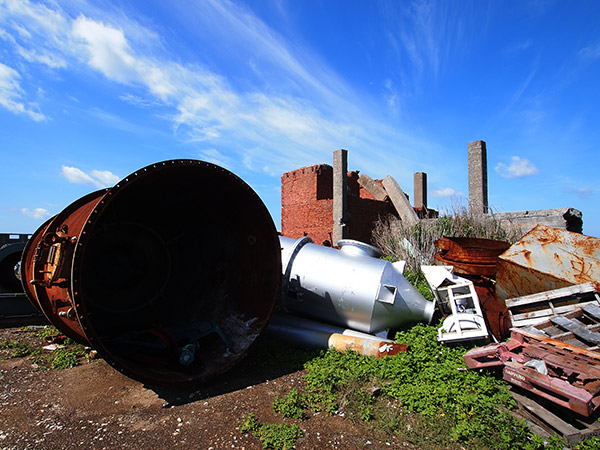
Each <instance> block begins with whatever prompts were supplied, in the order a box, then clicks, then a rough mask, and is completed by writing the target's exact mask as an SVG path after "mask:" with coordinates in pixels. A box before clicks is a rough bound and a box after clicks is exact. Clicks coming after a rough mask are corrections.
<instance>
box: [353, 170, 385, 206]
mask: <svg viewBox="0 0 600 450" xmlns="http://www.w3.org/2000/svg"><path fill="white" fill-rule="evenodd" d="M358 184H360V185H361V186H362V187H363V188H365V189H366V191H367V192H368V193H369V194H371V195H372V196H373V197H374V198H375V200H379V201H380V202H382V201H384V200H385V199H386V198H387V194H386V192H385V189H383V188H382V187H381V186H380V185H379V183H377V182H376V181H375V180H373V178H371V177H370V176H369V175H367V174H364V173H363V174H362V175H361V176H360V177H358Z"/></svg>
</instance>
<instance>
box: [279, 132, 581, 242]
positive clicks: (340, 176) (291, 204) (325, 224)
mask: <svg viewBox="0 0 600 450" xmlns="http://www.w3.org/2000/svg"><path fill="white" fill-rule="evenodd" d="M468 156H469V209H470V213H471V214H476V215H482V214H483V215H487V214H489V215H490V217H491V216H492V215H493V217H494V218H495V219H496V220H499V221H500V222H501V224H502V225H503V226H505V227H512V228H518V229H520V230H521V232H522V233H523V234H524V233H526V232H527V231H529V230H530V229H531V228H533V227H534V226H535V225H537V224H544V225H548V226H552V227H555V228H561V229H565V230H568V231H575V232H579V233H581V232H582V227H583V221H582V219H581V216H582V214H581V211H578V210H576V209H574V208H558V209H547V210H533V211H518V212H507V213H498V212H492V211H491V209H490V208H489V206H488V180H487V150H486V143H485V142H484V141H474V142H470V143H469V144H468ZM347 158H348V152H347V150H337V151H335V152H334V155H333V167H332V166H330V165H329V164H317V165H314V166H308V167H303V168H300V169H297V170H293V171H291V172H286V173H284V174H283V176H282V177H281V234H282V235H283V236H287V237H291V238H294V239H298V238H300V237H302V236H309V237H310V238H311V239H312V240H313V242H315V243H316V244H322V245H328V246H331V245H337V243H338V241H339V240H340V239H355V240H357V241H362V242H371V234H372V230H373V226H374V223H375V222H376V221H377V220H378V219H379V218H383V217H386V216H389V215H391V216H395V217H399V218H400V219H401V220H402V221H403V222H405V223H407V224H409V225H410V224H414V223H417V222H418V221H419V220H421V219H433V218H436V217H438V212H437V211H435V210H433V209H429V208H428V207H427V174H426V173H424V172H417V173H415V174H414V205H411V204H410V203H409V201H408V195H406V194H405V193H404V192H403V191H402V189H401V188H400V186H399V185H398V183H397V182H396V180H394V179H393V178H392V177H390V176H387V177H386V178H385V179H383V180H373V179H371V178H370V177H369V176H368V175H366V174H362V175H360V176H359V171H348V170H347Z"/></svg>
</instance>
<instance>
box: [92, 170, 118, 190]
mask: <svg viewBox="0 0 600 450" xmlns="http://www.w3.org/2000/svg"><path fill="white" fill-rule="evenodd" d="M90 176H91V177H92V179H94V180H97V181H99V182H100V184H102V187H108V186H114V185H115V184H117V183H118V182H119V180H120V179H121V178H119V176H117V175H115V174H114V173H112V172H110V171H108V170H92V171H91V172H90Z"/></svg>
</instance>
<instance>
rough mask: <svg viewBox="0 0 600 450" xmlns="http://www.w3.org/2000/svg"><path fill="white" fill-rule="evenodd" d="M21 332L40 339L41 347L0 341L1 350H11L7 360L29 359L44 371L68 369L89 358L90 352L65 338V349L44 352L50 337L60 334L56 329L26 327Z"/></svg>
mask: <svg viewBox="0 0 600 450" xmlns="http://www.w3.org/2000/svg"><path fill="white" fill-rule="evenodd" d="M21 331H23V332H25V333H27V334H28V335H30V336H33V337H34V338H36V339H39V340H40V341H41V342H40V343H39V345H33V344H29V343H27V342H24V341H19V340H6V339H2V340H1V341H0V350H2V349H3V350H11V351H10V352H8V353H6V354H5V355H4V357H5V358H22V357H28V359H29V360H30V361H31V362H32V363H33V364H36V365H37V369H38V370H44V369H49V368H52V369H67V368H70V367H74V366H77V365H79V360H80V359H81V358H85V357H88V356H89V352H88V350H87V349H86V348H85V347H84V346H82V345H80V344H77V343H76V342H74V341H73V340H71V339H69V338H65V340H64V341H63V344H64V345H65V347H64V348H57V349H56V350H54V351H53V352H50V353H48V352H45V351H44V352H43V351H42V349H41V347H42V346H43V345H45V344H46V339H47V337H48V336H52V335H55V334H60V332H59V331H58V330H57V329H56V328H55V327H44V328H41V329H38V328H35V329H34V328H31V327H26V328H23V329H21Z"/></svg>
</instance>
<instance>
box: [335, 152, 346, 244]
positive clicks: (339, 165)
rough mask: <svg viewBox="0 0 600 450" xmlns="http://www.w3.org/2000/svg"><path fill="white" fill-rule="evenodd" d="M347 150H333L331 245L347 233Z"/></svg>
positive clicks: (343, 237)
mask: <svg viewBox="0 0 600 450" xmlns="http://www.w3.org/2000/svg"><path fill="white" fill-rule="evenodd" d="M347 221H348V150H344V149H341V150H336V151H335V152H333V236H332V237H333V242H332V244H333V245H337V243H338V241H340V240H341V239H345V238H346V236H347V235H348V231H347V227H346V224H347Z"/></svg>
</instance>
